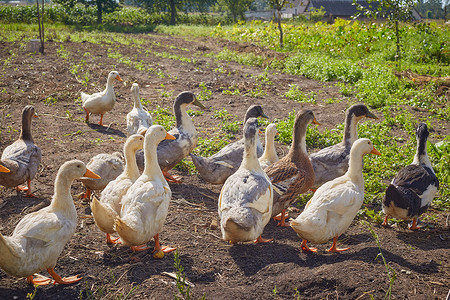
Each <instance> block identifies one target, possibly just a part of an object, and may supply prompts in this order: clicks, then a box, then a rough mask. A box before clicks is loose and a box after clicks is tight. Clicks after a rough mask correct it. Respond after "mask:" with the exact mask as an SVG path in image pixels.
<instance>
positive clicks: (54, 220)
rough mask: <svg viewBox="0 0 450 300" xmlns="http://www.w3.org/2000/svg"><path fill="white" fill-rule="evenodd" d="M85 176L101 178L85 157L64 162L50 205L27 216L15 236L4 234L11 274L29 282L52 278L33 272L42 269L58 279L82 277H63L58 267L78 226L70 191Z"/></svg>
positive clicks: (2, 255) (0, 262) (1, 241)
mask: <svg viewBox="0 0 450 300" xmlns="http://www.w3.org/2000/svg"><path fill="white" fill-rule="evenodd" d="M81 176H88V177H92V178H98V175H96V174H94V173H92V172H91V171H90V170H88V169H86V166H85V165H84V163H83V162H82V161H79V160H71V161H68V162H66V163H64V164H63V165H62V166H61V167H60V168H59V171H58V174H57V175H56V180H55V193H54V195H53V198H52V201H51V203H50V205H49V206H47V207H45V208H43V209H41V210H39V211H36V212H33V213H31V214H28V215H26V216H25V217H23V219H22V220H20V222H19V223H18V224H17V226H16V228H15V229H14V231H13V233H12V235H11V236H3V235H1V234H0V267H1V268H2V269H3V270H4V271H5V272H6V273H8V274H10V275H12V276H16V277H26V279H27V281H28V282H29V283H33V284H38V285H45V284H49V283H50V281H51V280H50V279H49V278H45V279H35V278H33V274H34V273H36V272H40V271H42V270H45V269H46V270H47V272H48V273H49V274H50V275H51V276H52V277H53V279H54V280H55V283H60V284H70V283H75V282H77V281H79V280H81V278H79V277H77V276H72V277H68V278H66V277H64V278H61V277H60V276H59V275H58V274H56V273H55V271H54V268H55V266H56V261H57V259H58V256H59V255H60V254H61V252H62V251H63V249H64V246H65V245H66V243H67V242H68V241H69V240H70V238H71V237H72V235H73V234H74V232H75V229H76V227H77V211H76V209H75V205H74V203H73V199H72V196H71V194H70V186H71V185H72V182H73V180H75V179H77V178H80V177H81Z"/></svg>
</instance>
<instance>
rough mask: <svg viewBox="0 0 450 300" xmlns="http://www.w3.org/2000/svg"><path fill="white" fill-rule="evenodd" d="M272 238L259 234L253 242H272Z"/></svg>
mask: <svg viewBox="0 0 450 300" xmlns="http://www.w3.org/2000/svg"><path fill="white" fill-rule="evenodd" d="M272 241H273V239H263V238H262V237H261V236H259V237H258V238H257V239H256V240H254V241H253V243H255V244H257V243H269V242H272Z"/></svg>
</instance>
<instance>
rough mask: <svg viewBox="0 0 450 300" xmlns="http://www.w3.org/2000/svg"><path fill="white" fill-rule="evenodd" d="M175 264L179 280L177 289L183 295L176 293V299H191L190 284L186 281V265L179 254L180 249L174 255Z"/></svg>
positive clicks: (177, 279)
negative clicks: (183, 264) (182, 263)
mask: <svg viewBox="0 0 450 300" xmlns="http://www.w3.org/2000/svg"><path fill="white" fill-rule="evenodd" d="M173 261H174V264H173V266H174V267H175V269H176V281H177V289H178V292H179V293H180V295H181V298H180V297H179V296H178V295H174V297H175V299H177V300H178V299H180V300H181V299H184V300H189V299H191V294H190V286H189V284H187V283H186V274H185V273H184V267H183V266H182V265H181V260H180V256H179V254H178V250H176V251H175V254H174V256H173Z"/></svg>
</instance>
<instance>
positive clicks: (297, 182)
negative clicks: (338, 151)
mask: <svg viewBox="0 0 450 300" xmlns="http://www.w3.org/2000/svg"><path fill="white" fill-rule="evenodd" d="M311 123H313V124H319V122H317V121H316V118H315V117H314V114H313V112H312V111H310V110H302V111H300V112H299V113H298V114H297V116H296V117H295V123H294V130H293V134H292V145H291V149H290V150H289V152H288V154H287V155H286V156H285V157H283V158H282V159H280V160H279V161H277V162H275V163H274V164H273V165H271V166H269V167H267V168H266V169H265V172H266V174H267V176H269V178H270V180H271V182H272V184H273V189H274V193H273V207H272V216H276V215H278V214H279V213H280V212H281V217H280V220H281V221H280V223H278V226H283V227H287V226H289V224H287V223H286V222H285V219H286V215H285V210H286V208H287V207H288V206H289V205H290V204H291V203H292V202H294V201H295V200H296V199H297V196H298V195H299V194H302V193H304V192H306V191H308V190H309V189H310V188H311V187H312V185H313V184H314V170H313V167H312V164H311V161H310V160H309V156H308V153H307V152H306V129H307V127H308V125H309V124H311Z"/></svg>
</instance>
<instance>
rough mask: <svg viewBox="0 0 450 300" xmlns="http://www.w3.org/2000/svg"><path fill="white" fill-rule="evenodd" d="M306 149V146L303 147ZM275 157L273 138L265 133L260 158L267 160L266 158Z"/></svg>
mask: <svg viewBox="0 0 450 300" xmlns="http://www.w3.org/2000/svg"><path fill="white" fill-rule="evenodd" d="M305 148H306V146H305ZM275 156H277V151H276V149H275V142H274V136H272V135H270V134H268V133H266V145H265V147H264V153H263V155H262V156H261V157H263V158H268V157H275Z"/></svg>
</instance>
